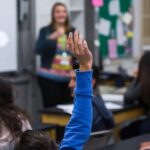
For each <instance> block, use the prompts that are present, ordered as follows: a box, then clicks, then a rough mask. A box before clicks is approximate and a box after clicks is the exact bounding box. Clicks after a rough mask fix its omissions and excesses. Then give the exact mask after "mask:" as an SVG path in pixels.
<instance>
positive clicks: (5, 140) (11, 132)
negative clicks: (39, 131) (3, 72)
mask: <svg viewBox="0 0 150 150" xmlns="http://www.w3.org/2000/svg"><path fill="white" fill-rule="evenodd" d="M26 130H31V125H30V123H29V120H28V117H27V115H26V114H25V113H24V112H23V111H22V110H21V109H20V108H18V107H17V106H15V105H14V101H13V93H12V86H11V83H9V82H8V81H4V80H3V79H0V149H1V150H7V149H9V145H11V144H13V143H15V142H16V141H17V140H18V138H19V137H20V135H21V134H22V132H24V131H26Z"/></svg>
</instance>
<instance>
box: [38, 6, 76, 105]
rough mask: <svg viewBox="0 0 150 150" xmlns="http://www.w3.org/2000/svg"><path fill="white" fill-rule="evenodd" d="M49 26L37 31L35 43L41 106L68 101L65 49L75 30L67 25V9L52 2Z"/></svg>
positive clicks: (69, 59)
mask: <svg viewBox="0 0 150 150" xmlns="http://www.w3.org/2000/svg"><path fill="white" fill-rule="evenodd" d="M51 18H52V21H51V23H50V25H48V26H46V27H43V28H42V29H41V30H40V35H39V38H38V40H37V43H36V53H37V54H38V55H40V56H41V68H39V69H38V81H39V85H40V88H41V92H42V96H43V102H44V107H50V106H53V105H57V104H59V103H68V102H69V101H70V90H69V88H68V83H69V80H70V72H71V70H72V65H73V58H72V55H71V53H70V51H69V50H68V49H67V48H66V43H67V36H68V34H69V32H74V31H75V29H74V28H73V27H72V26H71V25H70V21H69V15H68V11H67V7H66V6H65V4H63V3H56V4H55V5H54V6H53V8H52V16H51Z"/></svg>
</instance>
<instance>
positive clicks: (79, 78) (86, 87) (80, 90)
mask: <svg viewBox="0 0 150 150" xmlns="http://www.w3.org/2000/svg"><path fill="white" fill-rule="evenodd" d="M92 74H93V71H92V70H89V71H83V72H81V71H79V70H76V88H75V94H79V95H83V96H92V95H93V87H92Z"/></svg>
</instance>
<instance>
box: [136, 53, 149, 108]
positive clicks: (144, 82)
mask: <svg viewBox="0 0 150 150" xmlns="http://www.w3.org/2000/svg"><path fill="white" fill-rule="evenodd" d="M138 80H139V82H140V86H141V91H140V92H141V93H140V94H141V98H142V100H143V102H144V103H145V104H146V105H147V106H148V107H150V52H145V53H144V55H143V56H142V58H141V60H140V63H139V74H138Z"/></svg>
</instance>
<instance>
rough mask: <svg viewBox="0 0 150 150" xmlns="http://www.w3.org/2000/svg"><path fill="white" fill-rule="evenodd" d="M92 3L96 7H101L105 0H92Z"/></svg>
mask: <svg viewBox="0 0 150 150" xmlns="http://www.w3.org/2000/svg"><path fill="white" fill-rule="evenodd" d="M92 5H93V6H94V7H101V6H103V0H92Z"/></svg>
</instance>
